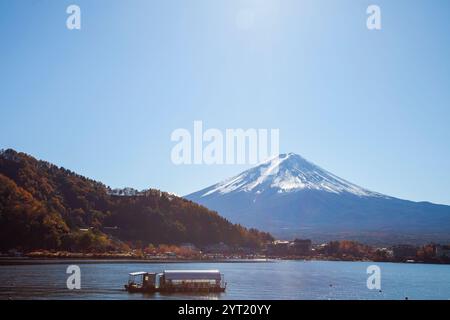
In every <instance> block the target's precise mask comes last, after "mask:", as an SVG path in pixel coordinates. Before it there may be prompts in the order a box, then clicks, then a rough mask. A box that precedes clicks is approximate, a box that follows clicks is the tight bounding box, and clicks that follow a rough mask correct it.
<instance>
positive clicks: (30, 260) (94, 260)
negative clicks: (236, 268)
mask: <svg viewBox="0 0 450 320" xmlns="http://www.w3.org/2000/svg"><path fill="white" fill-rule="evenodd" d="M277 261H303V262H310V261H311V262H318V261H323V262H366V263H398V264H436V265H439V264H445V263H432V262H426V261H414V262H406V261H373V260H367V259H359V260H357V259H354V260H344V259H336V258H332V257H328V258H325V257H323V258H319V259H317V257H315V258H313V257H309V258H288V257H280V258H257V259H256V258H255V259H252V258H242V259H239V258H230V259H144V258H99V257H39V258H37V257H0V266H5V265H45V264H67V263H80V264H108V263H111V264H112V263H123V264H126V263H136V264H145V263H147V264H176V263H274V262H277Z"/></svg>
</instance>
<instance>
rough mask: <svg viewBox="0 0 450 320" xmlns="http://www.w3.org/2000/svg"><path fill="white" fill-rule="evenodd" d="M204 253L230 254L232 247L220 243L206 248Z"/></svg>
mask: <svg viewBox="0 0 450 320" xmlns="http://www.w3.org/2000/svg"><path fill="white" fill-rule="evenodd" d="M203 251H205V252H207V253H229V252H230V251H231V250H230V247H229V246H227V245H226V244H225V243H223V242H220V243H217V244H213V245H209V246H206V247H205V248H204V250H203Z"/></svg>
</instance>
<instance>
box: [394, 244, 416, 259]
mask: <svg viewBox="0 0 450 320" xmlns="http://www.w3.org/2000/svg"><path fill="white" fill-rule="evenodd" d="M392 251H393V254H394V258H396V259H401V260H404V259H411V258H415V257H416V255H417V247H415V246H412V245H408V244H401V245H397V246H394V247H393V248H392Z"/></svg>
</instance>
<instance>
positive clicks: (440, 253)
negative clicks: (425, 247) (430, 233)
mask: <svg viewBox="0 0 450 320" xmlns="http://www.w3.org/2000/svg"><path fill="white" fill-rule="evenodd" d="M435 254H436V257H438V258H450V246H449V245H446V246H443V245H440V244H438V245H436V247H435Z"/></svg>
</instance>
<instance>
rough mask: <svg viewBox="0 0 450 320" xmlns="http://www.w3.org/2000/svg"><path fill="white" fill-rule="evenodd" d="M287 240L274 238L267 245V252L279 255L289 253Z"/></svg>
mask: <svg viewBox="0 0 450 320" xmlns="http://www.w3.org/2000/svg"><path fill="white" fill-rule="evenodd" d="M289 247H290V243H289V241H283V240H275V241H274V242H272V243H271V244H269V245H268V246H267V253H268V254H269V255H274V256H279V255H287V254H289Z"/></svg>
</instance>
